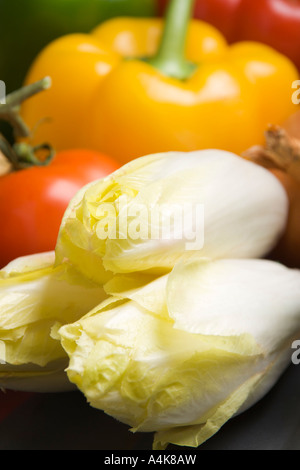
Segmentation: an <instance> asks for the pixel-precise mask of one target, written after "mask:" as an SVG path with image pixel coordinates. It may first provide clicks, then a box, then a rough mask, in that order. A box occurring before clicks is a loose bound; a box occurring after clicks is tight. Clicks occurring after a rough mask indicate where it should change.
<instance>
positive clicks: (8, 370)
mask: <svg viewBox="0 0 300 470" xmlns="http://www.w3.org/2000/svg"><path fill="white" fill-rule="evenodd" d="M54 260H55V255H54V253H53V252H51V253H44V254H38V255H32V256H27V257H24V258H20V259H18V260H15V261H14V262H12V263H10V264H9V265H8V266H7V267H6V268H4V269H3V270H2V271H0V387H1V388H9V389H15V390H30V391H47V392H50V391H58V390H65V389H69V388H71V384H70V382H69V381H68V379H67V376H66V374H65V372H64V369H65V367H66V366H67V362H68V361H67V359H68V358H67V355H66V353H65V351H64V350H63V348H62V347H61V344H60V342H59V341H57V340H56V339H54V338H53V335H52V328H53V326H54V325H57V326H58V325H64V324H65V323H70V322H73V321H76V320H77V319H78V318H80V317H81V316H82V315H83V314H85V313H86V312H88V311H89V309H91V308H92V307H94V306H95V305H97V304H98V303H99V302H101V301H103V300H104V298H105V297H106V294H105V293H104V291H103V289H101V288H100V287H99V286H98V285H95V284H94V283H93V282H91V281H89V280H86V279H85V278H84V277H83V276H82V275H81V274H80V273H78V272H77V271H76V270H75V269H74V267H72V266H70V265H69V264H67V263H63V264H62V265H60V266H57V267H54ZM72 388H73V387H72Z"/></svg>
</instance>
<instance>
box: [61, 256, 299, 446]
mask: <svg viewBox="0 0 300 470" xmlns="http://www.w3.org/2000/svg"><path fill="white" fill-rule="evenodd" d="M299 286H300V271H294V270H289V269H288V268H286V267H284V266H283V265H280V264H279V263H275V262H271V261H266V260H249V259H248V260H241V259H238V260H216V261H210V260H202V261H201V260H198V261H189V262H186V263H178V264H175V267H174V269H173V270H172V272H171V273H170V274H167V275H166V276H162V277H161V278H158V279H155V280H154V281H152V283H149V284H146V285H145V286H142V287H141V288H137V289H136V291H133V289H132V286H131V288H129V291H128V292H127V291H126V290H125V291H124V290H123V292H121V293H120V292H118V293H117V295H116V296H115V297H114V296H112V297H111V299H110V302H104V304H103V305H100V306H98V307H96V308H95V309H93V310H92V311H91V312H90V313H88V314H87V315H86V316H84V317H83V318H81V319H80V320H78V321H77V322H75V323H73V324H72V325H65V326H63V327H62V328H60V329H59V332H58V333H59V336H60V337H61V341H62V345H63V347H64V348H65V350H66V352H67V353H68V355H69V358H70V362H69V366H68V368H67V374H68V377H69V379H70V381H71V382H72V383H74V384H76V385H77V387H78V388H79V389H80V390H81V391H82V392H83V393H84V395H85V397H86V399H87V401H88V402H89V403H90V404H91V405H92V406H93V407H95V408H98V409H101V410H104V411H105V413H107V414H109V415H111V416H113V417H114V418H116V419H117V420H118V421H121V422H123V423H125V424H127V425H128V426H130V428H131V430H132V431H133V432H155V437H154V445H153V446H154V449H155V450H160V449H165V448H166V447H167V446H168V444H169V443H172V444H176V445H180V446H191V447H197V446H199V445H200V444H202V443H203V442H204V441H205V440H207V439H209V438H210V437H211V436H213V435H214V434H215V433H216V432H217V431H219V429H220V428H221V427H222V426H223V425H224V424H225V423H226V421H228V420H229V419H230V418H232V417H233V416H234V415H236V414H237V413H241V412H242V411H244V410H245V409H246V408H248V407H249V406H251V405H253V404H254V403H255V402H256V401H258V400H259V399H260V398H261V397H262V396H264V395H265V394H266V393H267V392H268V391H269V389H270V388H271V387H272V386H273V385H274V383H275V382H276V381H277V380H278V378H279V377H280V375H281V374H282V372H283V371H284V370H285V368H286V367H287V366H288V365H289V364H290V361H291V345H292V343H293V341H294V340H295V339H296V338H298V335H299V329H300V289H299Z"/></svg>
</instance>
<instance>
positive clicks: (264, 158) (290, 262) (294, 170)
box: [243, 120, 300, 268]
mask: <svg viewBox="0 0 300 470" xmlns="http://www.w3.org/2000/svg"><path fill="white" fill-rule="evenodd" d="M293 122H294V120H293ZM290 125H291V122H288V123H286V129H284V128H279V127H274V126H271V127H270V128H269V129H268V130H267V131H266V133H265V135H266V143H265V145H264V146H253V147H251V148H250V149H248V151H247V152H245V153H244V154H243V156H244V157H245V158H247V159H249V160H252V161H254V162H255V163H257V164H259V165H262V166H264V167H266V168H268V169H269V170H270V171H271V172H272V173H273V174H274V175H275V176H276V177H277V178H278V179H279V181H280V182H281V184H282V185H283V187H284V188H285V191H286V193H287V195H288V198H289V214H288V222H287V226H286V229H285V231H284V233H283V235H282V237H281V238H280V240H279V242H278V244H277V245H276V247H275V249H274V251H273V252H272V253H271V257H272V258H273V259H276V260H278V261H280V262H281V263H284V264H285V265H287V266H290V267H292V268H300V163H299V162H300V135H299V134H298V137H299V138H295V137H292V136H291V135H290V133H289V131H288V129H289V128H291V127H290ZM298 132H299V131H298Z"/></svg>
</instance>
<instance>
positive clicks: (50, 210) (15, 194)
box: [0, 150, 120, 268]
mask: <svg viewBox="0 0 300 470" xmlns="http://www.w3.org/2000/svg"><path fill="white" fill-rule="evenodd" d="M119 167H120V164H119V163H117V162H116V161H115V160H113V159H111V158H110V157H108V156H106V155H103V154H101V153H98V152H94V151H89V150H68V151H63V152H60V153H57V155H56V156H55V157H54V159H53V161H52V162H51V163H50V164H49V165H48V166H35V167H31V168H28V169H26V170H21V171H17V172H13V173H10V174H8V175H5V176H2V177H1V178H0V221H1V230H0V268H3V267H4V266H6V265H7V264H8V263H9V262H10V261H12V260H13V259H15V258H18V257H20V256H25V255H30V254H33V253H42V252H45V251H51V250H53V249H54V248H55V245H56V240H57V235H58V231H59V227H60V224H61V220H62V217H63V215H64V212H65V210H66V208H67V206H68V204H69V202H70V200H71V198H72V197H73V196H74V195H75V194H76V193H77V192H78V190H79V189H80V188H82V186H84V185H85V184H87V183H89V182H91V181H94V180H97V179H100V178H103V177H104V176H107V175H108V174H110V173H112V172H113V171H115V170H117V169H118V168H119Z"/></svg>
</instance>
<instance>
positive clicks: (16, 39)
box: [0, 0, 156, 92]
mask: <svg viewBox="0 0 300 470" xmlns="http://www.w3.org/2000/svg"><path fill="white" fill-rule="evenodd" d="M0 7H1V41H0V79H1V80H4V81H5V82H6V85H7V89H8V91H9V92H11V91H13V90H16V89H18V88H20V87H21V86H22V84H23V80H24V78H25V75H26V73H27V70H28V67H29V66H30V64H31V62H32V61H33V60H34V58H35V57H36V55H37V54H38V53H39V52H40V50H41V49H42V48H43V47H45V46H46V45H47V44H48V43H49V42H50V41H53V40H54V39H56V38H57V37H59V36H62V35H64V34H69V33H77V32H78V31H82V32H86V33H87V32H89V31H90V30H91V29H92V28H94V27H96V26H97V25H98V24H99V23H101V22H102V21H104V20H107V19H109V18H113V17H115V16H122V15H124V16H128V15H129V16H153V15H154V14H155V12H156V10H155V4H154V1H153V0H143V1H140V0H42V1H41V0H26V1H22V0H21V1H20V0H1V2H0ZM46 75H47V74H46ZM41 78H42V77H41Z"/></svg>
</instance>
